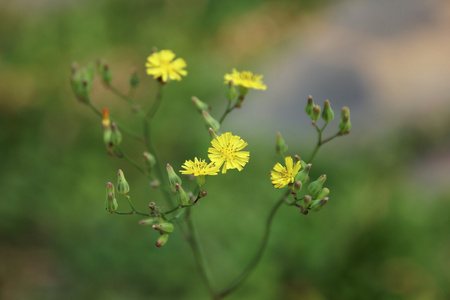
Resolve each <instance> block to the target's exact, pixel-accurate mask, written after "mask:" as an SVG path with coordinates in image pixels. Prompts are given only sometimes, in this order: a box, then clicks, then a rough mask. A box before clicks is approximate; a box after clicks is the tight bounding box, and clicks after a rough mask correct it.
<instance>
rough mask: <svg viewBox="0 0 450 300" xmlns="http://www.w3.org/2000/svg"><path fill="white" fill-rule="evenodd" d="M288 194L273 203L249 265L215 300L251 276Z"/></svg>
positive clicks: (287, 192)
mask: <svg viewBox="0 0 450 300" xmlns="http://www.w3.org/2000/svg"><path fill="white" fill-rule="evenodd" d="M289 193H290V191H289V190H287V191H286V193H285V194H284V195H283V197H281V198H280V200H278V201H277V202H276V203H275V205H274V206H273V207H272V210H271V211H270V214H269V217H268V218H267V222H266V227H265V230H264V235H263V239H262V241H261V244H260V246H259V249H258V251H257V252H256V254H255V256H254V257H253V259H252V260H251V261H250V263H249V264H248V266H247V267H246V268H245V269H244V271H243V272H242V273H241V275H239V276H238V277H237V278H236V279H235V280H234V281H233V282H232V283H231V284H230V285H229V286H228V287H227V288H225V289H224V290H223V291H221V292H219V293H217V295H216V298H215V299H221V298H224V297H225V296H227V295H228V294H230V293H231V292H233V291H234V290H235V289H237V288H238V287H239V286H240V285H241V284H242V283H243V282H244V281H245V279H247V277H248V276H249V275H250V274H251V272H252V271H253V269H254V268H255V267H256V266H257V265H258V263H259V261H260V260H261V258H262V255H263V253H264V250H265V249H266V246H267V242H268V240H269V235H270V228H271V226H272V221H273V218H274V217H275V214H276V213H277V211H278V209H279V208H280V207H281V205H282V204H283V203H284V201H285V198H286V197H287V196H288V195H289Z"/></svg>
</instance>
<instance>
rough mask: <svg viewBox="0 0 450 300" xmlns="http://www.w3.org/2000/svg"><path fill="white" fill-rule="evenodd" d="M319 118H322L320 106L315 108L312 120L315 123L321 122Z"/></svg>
mask: <svg viewBox="0 0 450 300" xmlns="http://www.w3.org/2000/svg"><path fill="white" fill-rule="evenodd" d="M319 117H320V106H319V105H316V106H314V108H313V111H312V113H311V119H312V120H313V121H317V120H319Z"/></svg>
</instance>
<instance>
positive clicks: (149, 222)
mask: <svg viewBox="0 0 450 300" xmlns="http://www.w3.org/2000/svg"><path fill="white" fill-rule="evenodd" d="M158 222H159V218H148V219H144V220H140V221H139V224H140V225H150V226H153V225H155V224H158Z"/></svg>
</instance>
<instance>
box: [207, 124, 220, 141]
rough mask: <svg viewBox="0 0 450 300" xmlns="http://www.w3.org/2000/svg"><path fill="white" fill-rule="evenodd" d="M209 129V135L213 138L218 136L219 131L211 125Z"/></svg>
mask: <svg viewBox="0 0 450 300" xmlns="http://www.w3.org/2000/svg"><path fill="white" fill-rule="evenodd" d="M208 131H209V135H210V136H211V139H212V140H213V139H215V138H217V137H218V135H217V133H216V132H215V131H214V129H212V128H211V127H209V129H208Z"/></svg>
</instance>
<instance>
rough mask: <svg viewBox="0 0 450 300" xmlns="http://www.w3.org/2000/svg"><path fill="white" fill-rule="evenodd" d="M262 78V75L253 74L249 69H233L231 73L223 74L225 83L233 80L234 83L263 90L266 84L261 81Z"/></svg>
mask: <svg viewBox="0 0 450 300" xmlns="http://www.w3.org/2000/svg"><path fill="white" fill-rule="evenodd" d="M262 78H263V75H254V74H253V73H252V72H250V71H242V72H238V71H236V69H233V70H232V73H231V74H225V84H228V83H229V82H230V81H231V80H233V84H234V85H240V86H243V87H246V88H252V89H255V90H263V91H265V90H266V89H267V86H266V85H265V84H264V83H263V82H262V81H261V79H262Z"/></svg>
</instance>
